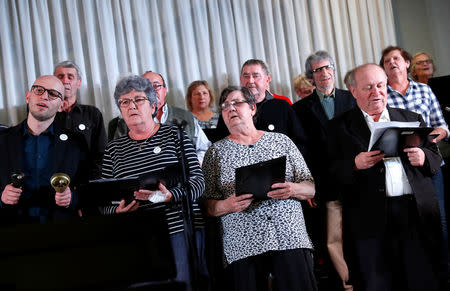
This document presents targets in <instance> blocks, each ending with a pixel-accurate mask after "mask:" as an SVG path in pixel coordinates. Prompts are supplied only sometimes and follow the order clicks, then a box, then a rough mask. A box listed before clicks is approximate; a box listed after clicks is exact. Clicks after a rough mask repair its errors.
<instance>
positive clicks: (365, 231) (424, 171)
mask: <svg viewBox="0 0 450 291" xmlns="http://www.w3.org/2000/svg"><path fill="white" fill-rule="evenodd" d="M388 112H389V116H390V119H391V121H420V124H421V126H425V124H424V122H423V119H422V117H421V115H419V114H416V113H413V112H411V111H407V110H403V109H397V108H389V107H388ZM328 132H329V138H328V155H329V157H330V173H331V177H332V178H333V181H332V185H333V187H334V189H335V191H336V193H341V195H342V205H343V212H342V213H343V230H344V236H345V237H346V238H344V241H345V240H346V239H348V238H354V239H364V238H368V237H377V236H379V235H381V234H383V233H384V231H385V230H386V225H387V223H389V221H386V208H385V205H386V189H385V187H386V182H385V166H384V163H383V162H382V161H380V162H378V163H377V164H376V165H374V166H373V167H371V168H369V169H366V170H359V171H355V170H354V165H355V162H354V159H355V157H356V155H358V154H359V153H361V152H367V150H368V145H369V139H370V130H369V128H368V126H367V123H366V121H365V119H364V116H363V114H362V112H361V110H360V109H359V108H358V107H356V108H354V109H352V110H350V111H348V112H346V113H344V114H342V115H341V116H339V117H336V118H335V119H333V120H331V121H330V123H329V128H328ZM421 148H422V150H423V151H424V153H425V164H424V166H422V167H415V166H412V165H411V163H410V162H409V160H408V157H407V155H406V154H403V155H402V156H401V157H400V158H401V161H402V164H403V167H404V169H405V172H406V175H407V177H408V181H409V183H410V184H411V188H412V191H413V195H414V196H415V199H416V203H417V210H418V213H419V217H420V226H421V234H422V235H423V237H424V239H425V240H426V242H427V245H428V247H430V248H431V249H432V250H439V249H440V240H441V226H440V218H439V208H438V205H437V200H436V197H435V194H434V188H433V183H432V181H431V176H432V175H433V174H435V173H436V172H437V170H438V169H439V167H440V164H441V157H440V155H439V153H438V150H437V147H436V144H434V143H431V142H428V141H427V142H426V143H425V145H424V146H423V147H421Z"/></svg>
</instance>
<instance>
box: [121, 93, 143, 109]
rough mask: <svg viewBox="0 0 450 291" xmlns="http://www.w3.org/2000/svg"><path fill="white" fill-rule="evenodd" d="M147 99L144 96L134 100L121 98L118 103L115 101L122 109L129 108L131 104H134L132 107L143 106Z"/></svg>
mask: <svg viewBox="0 0 450 291" xmlns="http://www.w3.org/2000/svg"><path fill="white" fill-rule="evenodd" d="M147 100H148V98H147V97H144V96H138V97H136V98H134V99H133V98H122V99H119V101H117V103H119V106H120V107H122V108H127V107H128V106H130V104H131V102H133V103H134V105H136V106H140V105H142V104H144V102H145V101H147Z"/></svg>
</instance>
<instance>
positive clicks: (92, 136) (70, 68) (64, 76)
mask: <svg viewBox="0 0 450 291" xmlns="http://www.w3.org/2000/svg"><path fill="white" fill-rule="evenodd" d="M53 75H55V76H56V77H57V78H58V79H59V80H61V82H62V83H63V85H64V91H63V94H64V103H63V108H62V111H61V112H60V113H58V114H57V115H56V122H58V123H61V124H62V125H63V126H64V127H65V128H67V129H70V130H71V131H74V132H78V133H79V134H80V135H82V136H83V137H84V139H85V141H86V144H87V146H88V153H89V157H90V158H89V159H90V161H91V166H90V177H91V179H96V178H99V177H100V174H101V165H102V159H103V153H104V152H105V146H106V141H107V139H106V131H105V124H104V123H103V116H102V113H101V112H100V110H98V108H97V107H95V106H92V105H84V104H80V103H78V102H77V92H78V90H79V89H80V87H81V71H80V68H79V67H78V66H77V64H75V63H74V62H72V61H64V62H61V63H58V64H57V65H56V66H55V70H54V72H53Z"/></svg>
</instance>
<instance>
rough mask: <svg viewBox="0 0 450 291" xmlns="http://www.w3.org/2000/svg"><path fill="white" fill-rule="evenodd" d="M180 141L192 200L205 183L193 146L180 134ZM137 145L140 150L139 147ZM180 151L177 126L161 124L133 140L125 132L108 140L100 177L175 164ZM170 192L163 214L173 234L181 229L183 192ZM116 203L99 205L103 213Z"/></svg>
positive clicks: (197, 212)
mask: <svg viewBox="0 0 450 291" xmlns="http://www.w3.org/2000/svg"><path fill="white" fill-rule="evenodd" d="M183 144H184V149H185V154H186V160H187V166H188V176H189V185H190V187H191V193H192V200H193V201H195V200H196V199H197V198H199V197H200V195H201V194H202V192H203V190H204V187H205V184H204V179H203V174H202V171H201V168H200V165H199V163H198V159H197V156H196V154H195V150H194V147H193V145H192V143H191V141H190V140H189V138H188V137H187V135H186V133H184V135H183ZM139 146H141V148H142V149H141V150H139ZM179 155H180V144H179V141H178V138H177V127H175V126H172V125H164V124H163V125H161V127H160V128H159V129H158V131H157V132H156V133H155V135H154V136H152V137H151V138H150V139H148V140H142V141H136V140H133V139H131V138H130V137H129V136H128V135H124V136H122V137H119V138H117V139H115V140H112V141H111V142H110V143H109V144H108V145H107V147H106V150H105V156H104V160H103V169H102V177H103V178H133V177H138V176H140V175H142V174H146V173H151V172H154V171H158V170H162V169H163V168H165V167H167V166H170V165H173V164H177V163H178V156H179ZM168 190H169V191H170V192H171V193H172V195H173V199H172V201H173V202H174V203H173V204H171V203H167V208H166V218H167V222H168V226H169V233H170V234H174V233H177V232H181V231H183V229H184V227H183V218H182V211H181V205H180V204H179V203H180V202H181V198H182V196H183V195H185V192H184V191H183V190H182V188H181V186H180V185H178V186H177V187H174V188H171V189H168ZM116 208H117V206H110V207H106V208H104V209H103V212H104V214H112V213H115V210H116ZM193 209H194V214H195V222H196V225H197V226H198V225H201V224H203V219H202V216H201V213H200V209H199V207H198V204H197V203H194V205H193Z"/></svg>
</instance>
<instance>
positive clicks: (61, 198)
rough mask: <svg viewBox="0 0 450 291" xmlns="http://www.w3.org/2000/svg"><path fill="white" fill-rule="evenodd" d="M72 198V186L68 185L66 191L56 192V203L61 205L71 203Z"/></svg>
mask: <svg viewBox="0 0 450 291" xmlns="http://www.w3.org/2000/svg"><path fill="white" fill-rule="evenodd" d="M71 199H72V191H70V187H67V188H66V190H64V192H62V193H59V192H55V202H56V205H58V206H61V207H67V206H69V205H70V200H71Z"/></svg>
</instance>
